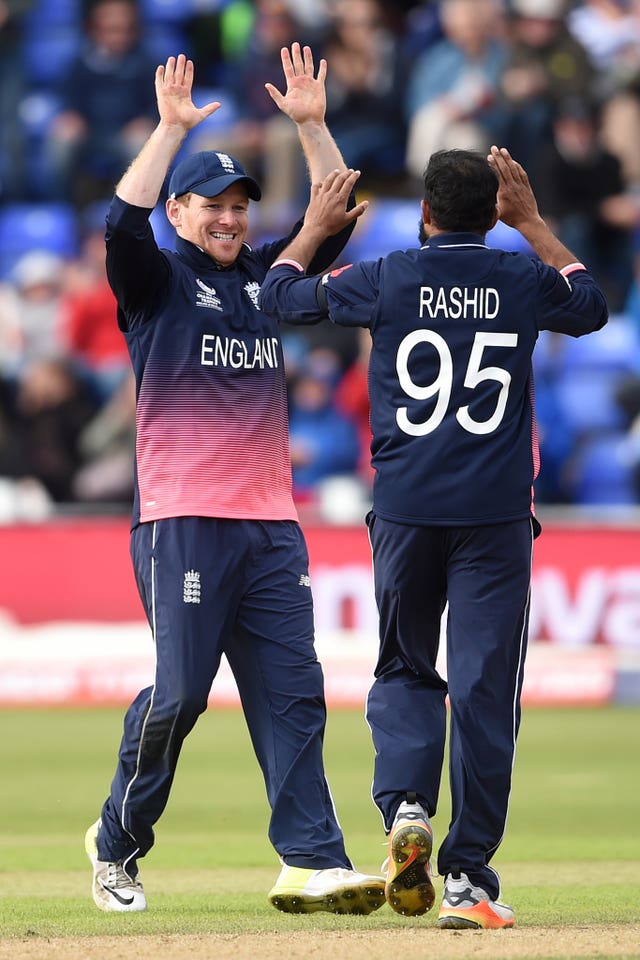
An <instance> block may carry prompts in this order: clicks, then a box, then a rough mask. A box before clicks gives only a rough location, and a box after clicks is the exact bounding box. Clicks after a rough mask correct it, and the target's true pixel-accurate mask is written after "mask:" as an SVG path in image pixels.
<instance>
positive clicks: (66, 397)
mask: <svg viewBox="0 0 640 960" xmlns="http://www.w3.org/2000/svg"><path fill="white" fill-rule="evenodd" d="M4 401H5V407H4V410H3V420H4V430H3V433H2V436H1V440H0V476H2V477H9V478H12V479H14V480H20V479H25V478H31V479H34V480H36V481H38V483H39V484H40V485H41V486H42V487H43V488H44V489H45V490H46V492H47V493H48V495H49V497H50V498H51V500H53V501H55V502H56V503H67V502H70V501H72V500H73V499H74V496H73V479H74V476H75V473H76V470H77V469H78V467H79V466H80V462H81V455H80V450H79V437H80V432H81V430H82V429H83V428H84V427H85V426H86V425H87V423H88V422H89V421H90V419H91V417H92V416H93V415H94V413H95V403H94V402H93V400H92V398H91V397H90V396H89V394H88V392H87V390H86V388H85V385H84V383H83V381H82V380H81V378H79V377H78V376H77V375H76V373H75V371H74V368H73V365H72V364H71V363H70V362H69V361H68V360H66V359H64V358H61V357H46V356H42V357H39V358H36V359H33V360H30V361H29V362H28V363H27V364H25V366H24V367H23V368H22V369H21V370H20V372H19V374H18V377H17V380H16V385H15V392H14V393H10V394H7V393H5V396H4Z"/></svg>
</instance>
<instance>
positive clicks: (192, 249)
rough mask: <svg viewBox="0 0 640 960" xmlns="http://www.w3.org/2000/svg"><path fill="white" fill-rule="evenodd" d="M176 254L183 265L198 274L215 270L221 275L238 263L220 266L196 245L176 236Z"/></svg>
mask: <svg viewBox="0 0 640 960" xmlns="http://www.w3.org/2000/svg"><path fill="white" fill-rule="evenodd" d="M243 249H244V248H243ZM176 253H177V254H178V256H179V257H180V259H181V260H183V261H184V262H185V263H188V264H189V266H190V267H192V268H193V269H194V270H198V271H200V272H202V271H203V270H217V271H219V272H221V273H222V272H225V271H228V270H233V269H234V267H235V265H236V263H237V262H238V261H237V260H235V261H234V262H233V263H230V264H229V265H228V266H222V264H220V263H216V261H215V260H212V259H211V257H210V256H209V254H208V253H205V252H204V250H203V249H202V248H201V247H199V246H198V245H197V244H195V243H191V241H190V240H185V239H184V237H178V236H176Z"/></svg>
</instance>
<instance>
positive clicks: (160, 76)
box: [155, 53, 220, 130]
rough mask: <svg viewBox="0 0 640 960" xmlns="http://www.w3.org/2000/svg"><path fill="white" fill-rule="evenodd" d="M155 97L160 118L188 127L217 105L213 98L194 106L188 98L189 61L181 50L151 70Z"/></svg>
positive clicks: (190, 78)
mask: <svg viewBox="0 0 640 960" xmlns="http://www.w3.org/2000/svg"><path fill="white" fill-rule="evenodd" d="M155 87H156V99H157V101H158V112H159V114H160V121H161V122H162V123H164V124H167V125H169V126H177V127H182V129H183V130H191V129H192V128H193V127H195V126H197V125H198V124H199V123H202V121H203V120H206V119H207V118H208V117H210V116H211V115H212V114H214V113H215V112H216V110H218V109H219V107H220V103H219V102H218V101H217V100H214V101H212V102H211V103H207V104H206V105H205V106H204V107H196V105H195V104H194V102H193V100H192V99H191V91H192V88H193V61H192V60H187V58H186V57H185V55H184V54H183V53H181V54H179V56H178V57H177V58H176V57H169V59H168V60H167V62H166V64H165V65H164V66H162V65H161V66H159V67H158V68H157V70H156V74H155Z"/></svg>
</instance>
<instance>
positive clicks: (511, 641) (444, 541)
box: [367, 514, 533, 898]
mask: <svg viewBox="0 0 640 960" xmlns="http://www.w3.org/2000/svg"><path fill="white" fill-rule="evenodd" d="M369 532H370V537H371V543H372V547H373V560H374V571H375V590H376V602H377V604H378V609H379V611H380V652H379V657H378V662H377V665H376V669H375V677H376V679H375V681H374V684H373V686H372V688H371V691H370V693H369V697H368V701H367V721H368V723H369V725H370V727H371V731H372V736H373V742H374V744H375V748H376V760H375V772H374V780H373V799H374V801H375V803H376V805H377V806H378V807H379V808H380V810H381V812H382V815H383V817H384V821H385V825H386V827H387V829H390V827H391V825H392V822H393V817H394V814H395V811H396V810H397V807H398V805H399V803H400V802H401V800H403V799H404V798H405V795H406V794H407V792H410V791H413V792H415V793H416V794H417V796H418V797H419V798H420V800H421V802H422V803H423V804H424V806H425V808H426V809H427V811H428V813H429V815H430V816H433V814H434V813H435V812H436V809H437V804H438V794H439V789H440V777H441V771H442V764H443V758H444V749H445V733H446V716H447V713H446V705H445V698H446V695H447V692H448V695H449V700H450V705H451V730H450V785H451V799H452V818H451V823H450V826H449V832H448V834H447V836H445V837H444V838H442V840H441V841H440V843H439V852H438V871H439V873H441V874H443V875H444V874H447V873H450V872H452V870H454V869H455V868H459V869H461V870H463V871H464V872H465V873H467V874H468V876H469V878H470V879H471V880H472V882H473V883H475V884H477V885H479V886H481V887H483V888H484V889H485V890H486V891H487V892H488V893H489V895H490V896H491V897H492V898H495V897H497V896H498V890H499V883H498V880H497V877H496V874H495V872H494V871H493V869H492V868H491V867H489V866H488V864H489V862H490V860H491V858H492V856H493V854H494V853H495V851H496V849H497V848H498V846H499V844H500V841H501V839H502V836H503V833H504V828H505V822H506V816H507V808H508V802H509V792H510V787H511V770H512V766H513V759H514V753H515V743H516V736H517V732H518V727H519V723H520V705H519V697H520V690H521V687H522V677H523V671H524V662H525V653H526V645H527V621H528V611H529V581H530V575H531V554H532V545H533V532H532V525H531V521H530V520H519V521H514V522H513V523H504V524H496V525H495V526H493V527H484V526H478V527H462V526H459V527H436V526H433V527H425V526H415V527H412V526H408V525H405V524H397V523H393V522H390V521H387V520H384V519H382V518H380V517H378V516H375V515H373V514H371V515H370V516H369ZM447 601H448V603H449V611H448V617H447V676H448V683H445V681H444V680H443V679H442V677H441V676H440V674H439V673H438V670H437V669H436V657H437V654H438V646H439V637H440V629H441V616H442V613H443V612H444V609H445V605H446V603H447Z"/></svg>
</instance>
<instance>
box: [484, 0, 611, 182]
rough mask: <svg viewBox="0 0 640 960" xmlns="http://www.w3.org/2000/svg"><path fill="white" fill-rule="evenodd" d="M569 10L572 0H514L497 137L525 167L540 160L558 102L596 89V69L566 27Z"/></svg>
mask: <svg viewBox="0 0 640 960" xmlns="http://www.w3.org/2000/svg"><path fill="white" fill-rule="evenodd" d="M566 9H567V0H511V15H510V17H509V18H508V38H509V42H508V49H509V57H508V59H507V62H506V64H505V65H504V69H503V71H502V73H501V77H500V96H501V125H500V126H499V127H498V129H497V140H498V141H500V142H502V143H505V144H506V145H507V146H508V147H509V150H510V151H511V153H512V155H513V156H514V157H517V158H518V160H519V161H520V163H522V164H523V165H524V166H525V167H527V166H528V167H531V166H532V165H533V164H534V163H535V155H536V152H537V150H538V148H539V147H540V145H541V144H543V143H544V142H546V141H549V140H550V139H551V137H552V119H553V115H554V111H555V109H556V107H557V105H558V104H559V103H560V102H561V101H564V100H567V99H568V98H569V97H580V96H581V97H589V96H591V95H593V93H594V85H595V81H596V72H595V69H594V67H593V65H592V63H591V60H590V58H589V55H588V54H587V51H586V50H585V49H584V47H583V46H582V45H581V44H580V43H579V42H578V40H577V39H576V38H575V37H574V36H572V35H571V34H570V32H569V30H568V28H567V24H566V21H565V13H566Z"/></svg>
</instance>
